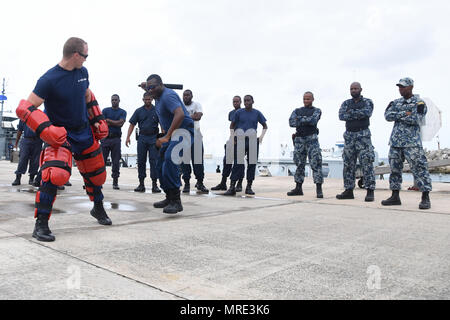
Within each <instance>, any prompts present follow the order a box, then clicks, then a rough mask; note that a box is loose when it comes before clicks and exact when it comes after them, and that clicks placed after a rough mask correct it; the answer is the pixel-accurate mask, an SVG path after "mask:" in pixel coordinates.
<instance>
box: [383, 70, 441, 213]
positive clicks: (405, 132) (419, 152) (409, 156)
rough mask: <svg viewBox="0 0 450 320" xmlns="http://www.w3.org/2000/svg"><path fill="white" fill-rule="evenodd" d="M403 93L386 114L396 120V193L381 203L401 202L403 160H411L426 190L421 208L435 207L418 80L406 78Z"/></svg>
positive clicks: (393, 171) (392, 181)
mask: <svg viewBox="0 0 450 320" xmlns="http://www.w3.org/2000/svg"><path fill="white" fill-rule="evenodd" d="M397 86H398V90H399V92H400V95H401V96H402V97H401V98H400V99H396V100H394V101H392V102H391V103H389V105H388V107H387V108H386V111H385V112H384V117H385V118H386V120H387V121H390V122H392V121H393V122H394V128H393V129H392V133H391V138H390V140H389V145H390V146H391V147H390V149H389V165H390V167H391V174H390V176H389V187H390V189H391V190H392V196H391V197H390V198H388V199H386V200H383V201H382V202H381V204H382V205H384V206H393V205H401V204H402V203H401V201H400V189H401V187H402V173H403V162H404V161H405V159H406V160H407V161H408V163H409V165H410V168H411V172H412V174H413V176H414V181H416V183H417V186H418V187H419V189H420V191H422V200H421V202H420V203H419V209H429V208H431V202H430V196H429V193H430V191H431V189H432V187H431V178H430V174H429V172H428V162H427V158H426V156H425V152H424V150H423V147H422V140H421V137H420V125H421V124H423V123H424V119H425V115H426V114H427V106H426V104H425V102H424V101H423V100H422V99H420V98H419V97H417V96H415V95H413V92H412V90H413V87H414V81H413V80H412V79H411V78H403V79H400V81H399V82H398V83H397Z"/></svg>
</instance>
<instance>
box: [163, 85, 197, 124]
mask: <svg viewBox="0 0 450 320" xmlns="http://www.w3.org/2000/svg"><path fill="white" fill-rule="evenodd" d="M155 101H156V112H157V114H158V118H159V121H160V123H161V127H162V128H163V130H164V131H165V132H167V131H169V128H170V125H171V124H172V121H173V113H174V111H175V109H177V108H178V107H181V108H182V109H183V112H184V120H183V122H182V123H181V125H180V129H191V128H192V129H193V128H194V121H193V120H192V118H191V117H190V116H189V112H188V111H187V110H186V107H185V106H184V103H183V102H182V101H181V99H180V97H179V96H178V95H177V93H176V92H175V91H173V90H172V89H169V88H164V91H163V93H162V94H161V96H160V97H159V98H158V99H156V100H155Z"/></svg>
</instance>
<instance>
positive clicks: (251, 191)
mask: <svg viewBox="0 0 450 320" xmlns="http://www.w3.org/2000/svg"><path fill="white" fill-rule="evenodd" d="M252 184H253V180H248V181H247V187H246V188H245V194H249V195H252V196H253V195H255V192H253V190H252Z"/></svg>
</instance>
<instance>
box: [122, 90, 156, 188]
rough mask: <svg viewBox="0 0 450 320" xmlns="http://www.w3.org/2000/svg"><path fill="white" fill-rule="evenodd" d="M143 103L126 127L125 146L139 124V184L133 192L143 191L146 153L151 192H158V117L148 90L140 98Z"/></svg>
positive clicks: (128, 143) (145, 174)
mask: <svg viewBox="0 0 450 320" xmlns="http://www.w3.org/2000/svg"><path fill="white" fill-rule="evenodd" d="M142 100H143V101H144V105H143V106H142V107H140V108H138V109H136V111H134V113H133V115H132V116H131V118H130V121H129V122H130V126H129V127H128V134H127V140H126V146H127V147H128V146H129V145H130V137H131V134H132V132H133V130H134V128H135V126H136V124H137V125H138V126H139V136H138V138H137V157H138V158H137V166H138V178H139V185H138V186H137V188H136V189H134V191H135V192H145V183H144V180H145V177H146V176H147V173H146V171H147V154H148V160H149V162H150V178H151V179H152V192H153V193H160V192H161V190H160V189H159V188H158V178H159V173H158V169H157V166H156V164H157V160H158V156H159V151H158V150H157V149H156V136H157V134H158V133H159V128H158V124H159V119H158V114H157V112H156V108H155V107H154V106H153V105H152V101H153V98H152V96H151V94H150V93H149V92H146V93H144V96H143V98H142Z"/></svg>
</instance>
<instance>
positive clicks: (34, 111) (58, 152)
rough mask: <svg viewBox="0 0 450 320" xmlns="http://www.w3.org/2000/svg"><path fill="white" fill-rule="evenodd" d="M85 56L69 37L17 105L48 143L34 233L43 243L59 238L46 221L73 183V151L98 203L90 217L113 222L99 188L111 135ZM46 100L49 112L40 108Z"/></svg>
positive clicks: (77, 41) (84, 46)
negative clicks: (60, 192) (104, 146)
mask: <svg viewBox="0 0 450 320" xmlns="http://www.w3.org/2000/svg"><path fill="white" fill-rule="evenodd" d="M87 57H88V45H87V43H86V42H85V41H84V40H82V39H80V38H75V37H72V38H70V39H68V40H67V41H66V43H65V44H64V48H63V58H62V60H61V61H60V62H59V63H58V64H57V65H56V66H55V67H53V68H51V69H50V70H48V71H47V72H46V73H45V74H44V75H43V76H42V77H41V78H40V79H39V80H38V82H37V84H36V87H35V88H34V90H33V92H32V93H31V94H30V95H29V97H28V99H27V100H22V101H21V102H20V103H19V106H18V107H17V109H16V114H17V116H18V117H19V118H20V119H21V120H23V121H25V123H26V124H27V125H28V126H29V127H30V128H31V129H32V130H33V131H35V132H36V134H37V135H38V136H39V137H40V138H41V139H42V140H43V141H44V142H45V144H44V148H43V151H42V155H41V159H42V161H43V164H42V166H41V175H42V180H41V185H40V187H39V191H38V192H37V194H36V203H35V208H36V209H35V217H36V218H37V219H36V224H35V228H34V231H33V237H35V238H36V239H38V240H39V241H54V240H55V237H54V235H53V234H52V233H51V231H50V229H49V227H48V220H49V218H50V215H51V212H52V208H53V202H54V201H55V198H56V192H57V187H58V186H62V185H64V184H65V183H66V182H68V181H69V178H70V174H71V166H72V154H73V155H74V157H75V160H76V161H77V167H78V170H79V171H80V173H81V175H82V176H83V178H84V182H85V189H86V193H87V194H88V195H89V199H90V200H91V201H93V202H94V207H93V209H92V210H91V215H92V216H93V217H94V218H96V219H97V221H98V223H100V224H102V225H110V224H111V220H110V219H109V217H108V216H107V214H106V212H105V209H104V207H103V194H102V191H101V189H102V185H103V183H104V182H105V179H106V172H105V163H104V160H103V155H102V152H101V148H100V144H99V143H98V141H99V140H100V139H103V138H105V137H106V136H107V135H108V126H107V124H106V122H105V120H104V118H103V116H102V114H101V111H100V109H99V107H98V103H97V101H96V100H95V96H94V94H93V93H92V91H91V90H90V89H89V75H88V71H87V69H86V68H85V67H83V63H84V62H85V61H86V58H87ZM43 103H44V106H45V113H44V112H42V111H41V110H39V109H38V107H39V106H40V105H42V104H43Z"/></svg>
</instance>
